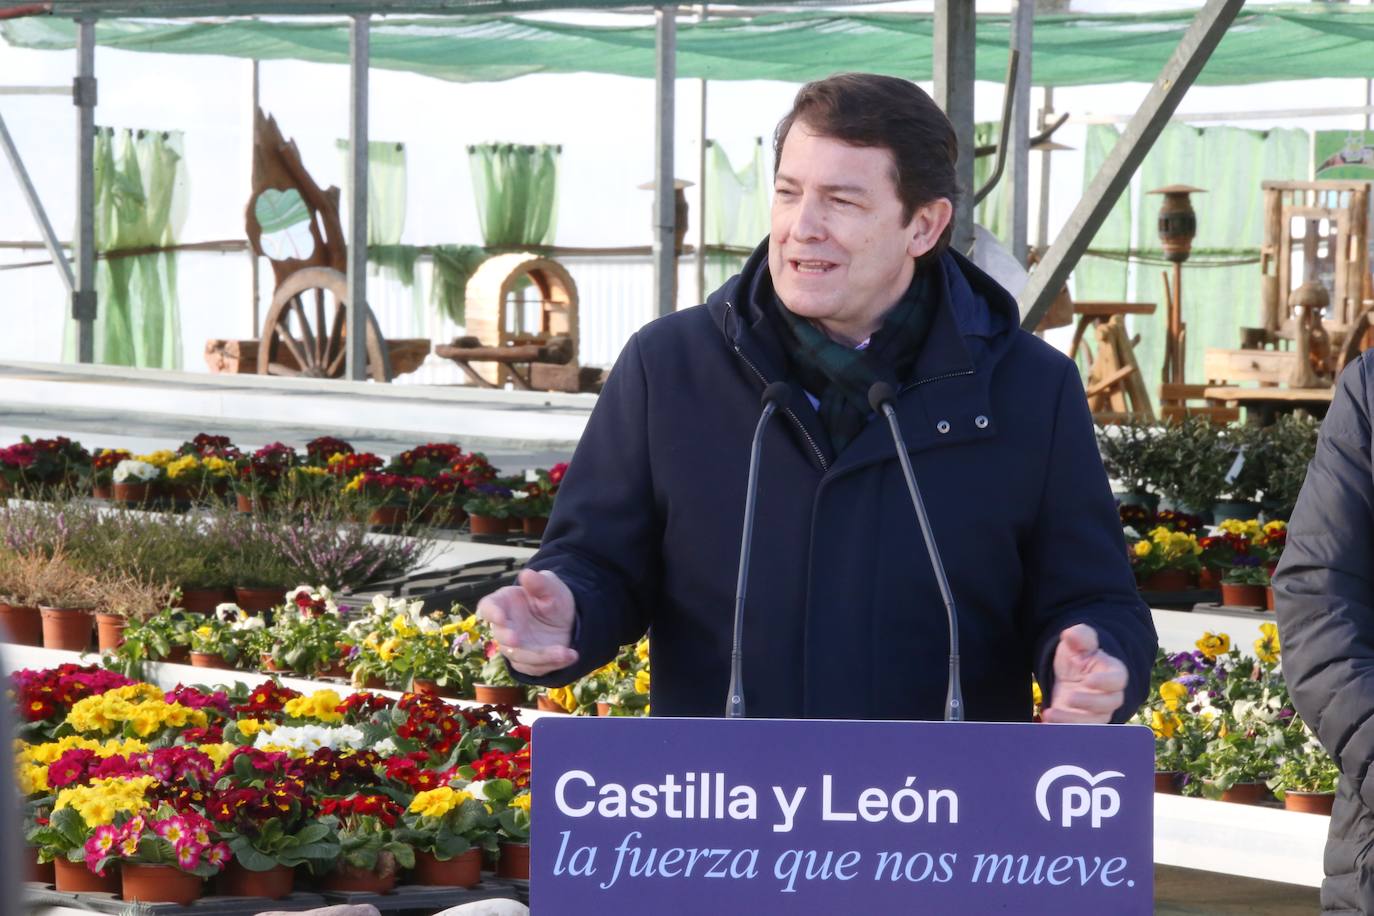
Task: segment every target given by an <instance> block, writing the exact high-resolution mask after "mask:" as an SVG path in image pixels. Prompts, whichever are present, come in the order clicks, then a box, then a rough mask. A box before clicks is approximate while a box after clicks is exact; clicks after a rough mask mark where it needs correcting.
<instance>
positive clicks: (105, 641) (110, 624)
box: [95, 614, 129, 652]
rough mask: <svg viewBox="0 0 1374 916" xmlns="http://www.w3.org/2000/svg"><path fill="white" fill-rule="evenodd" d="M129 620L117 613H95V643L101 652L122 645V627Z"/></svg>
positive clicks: (126, 624) (125, 625)
mask: <svg viewBox="0 0 1374 916" xmlns="http://www.w3.org/2000/svg"><path fill="white" fill-rule="evenodd" d="M128 625H129V621H128V620H127V619H126V618H124V617H121V616H119V615H118V614H96V615H95V632H96V645H97V646H99V647H100V651H101V652H110V651H112V650H114V649H118V648H119V647H120V646H122V645H124V628H125V627H127V626H128Z"/></svg>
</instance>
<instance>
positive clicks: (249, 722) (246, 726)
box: [238, 719, 277, 738]
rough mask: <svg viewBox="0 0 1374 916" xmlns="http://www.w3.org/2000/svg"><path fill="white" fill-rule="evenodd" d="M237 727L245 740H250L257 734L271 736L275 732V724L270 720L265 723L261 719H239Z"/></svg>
mask: <svg viewBox="0 0 1374 916" xmlns="http://www.w3.org/2000/svg"><path fill="white" fill-rule="evenodd" d="M238 727H239V734H241V735H243V736H244V737H245V738H251V737H253V736H254V735H256V734H257V733H258V732H267V733H268V734H271V733H272V732H274V731H276V728H277V723H275V722H273V721H272V720H270V719H268V720H267V721H265V722H264V721H263V720H261V719H239V721H238Z"/></svg>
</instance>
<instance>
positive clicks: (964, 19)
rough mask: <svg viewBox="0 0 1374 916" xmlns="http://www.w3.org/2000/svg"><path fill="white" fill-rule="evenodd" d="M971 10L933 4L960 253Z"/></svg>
mask: <svg viewBox="0 0 1374 916" xmlns="http://www.w3.org/2000/svg"><path fill="white" fill-rule="evenodd" d="M973 7H974V5H973V4H972V3H970V2H969V0H935V66H934V70H935V103H936V104H937V105H939V106H940V107H941V108H943V109H944V110H945V115H946V116H948V118H949V120H950V123H951V124H953V125H954V135H955V136H956V137H957V138H958V139H959V162H958V165H957V176H958V183H959V200H958V201H957V202H956V204H955V207H954V234H953V238H952V240H951V244H953V246H954V247H955V248H956V249H958V250H959V251H961V252H967V251H968V250H969V249H970V248H972V247H973V192H974V187H973V54H974V26H975V23H974V8H973Z"/></svg>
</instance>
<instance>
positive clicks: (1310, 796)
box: [1269, 723, 1341, 815]
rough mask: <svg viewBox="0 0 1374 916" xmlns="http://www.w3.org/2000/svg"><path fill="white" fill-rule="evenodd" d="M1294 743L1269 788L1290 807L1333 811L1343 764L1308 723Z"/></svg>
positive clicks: (1325, 811)
mask: <svg viewBox="0 0 1374 916" xmlns="http://www.w3.org/2000/svg"><path fill="white" fill-rule="evenodd" d="M1300 724H1301V723H1300ZM1295 744H1296V746H1295V747H1294V748H1293V749H1292V751H1291V752H1290V753H1289V754H1288V755H1287V756H1286V757H1284V759H1283V761H1282V762H1281V763H1280V764H1279V767H1278V770H1277V771H1276V772H1275V773H1274V775H1273V777H1272V778H1270V780H1269V788H1270V789H1271V790H1272V791H1273V793H1274V795H1275V797H1277V798H1278V799H1279V800H1280V801H1282V802H1283V806H1284V807H1285V808H1287V809H1288V810H1290V811H1305V812H1307V813H1308V814H1326V815H1330V814H1331V804H1332V802H1333V801H1335V798H1336V783H1337V782H1339V781H1340V778H1341V771H1340V768H1339V767H1337V766H1336V763H1335V761H1334V760H1332V759H1331V755H1329V754H1327V753H1326V749H1325V748H1324V747H1322V746H1321V742H1319V741H1318V740H1317V738H1316V735H1314V734H1312V732H1311V730H1310V729H1308V728H1307V727H1306V725H1305V724H1303V725H1301V729H1300V737H1299V741H1298V742H1295Z"/></svg>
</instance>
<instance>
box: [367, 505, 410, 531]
mask: <svg viewBox="0 0 1374 916" xmlns="http://www.w3.org/2000/svg"><path fill="white" fill-rule="evenodd" d="M409 521H410V507H409V506H378V507H377V508H375V509H373V510H372V514H371V515H369V516H368V517H367V523H368V524H369V525H376V526H377V527H378V528H400V527H401V526H403V525H405V524H406V523H407V522H409Z"/></svg>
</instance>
